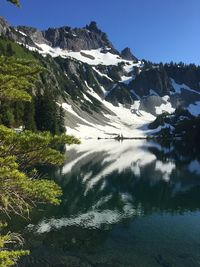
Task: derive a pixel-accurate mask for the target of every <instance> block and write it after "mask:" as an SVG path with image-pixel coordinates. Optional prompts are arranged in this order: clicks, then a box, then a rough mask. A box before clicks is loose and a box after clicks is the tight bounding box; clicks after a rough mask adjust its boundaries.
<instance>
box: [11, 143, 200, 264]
mask: <svg viewBox="0 0 200 267" xmlns="http://www.w3.org/2000/svg"><path fill="white" fill-rule="evenodd" d="M180 147H181V149H180ZM180 147H179V145H177V146H172V145H168V146H166V145H165V146H163V145H160V144H158V143H154V142H147V141H144V140H137V141H132V140H126V141H124V142H121V143H120V142H116V141H114V140H98V141H96V140H88V141H85V142H83V143H82V144H81V145H79V146H75V145H74V146H72V147H70V148H68V149H67V150H68V151H67V155H68V158H67V160H66V163H65V165H64V166H63V167H62V168H61V169H60V170H56V171H52V170H51V171H49V174H50V175H51V176H52V177H54V179H55V180H56V182H57V183H58V184H59V185H60V186H61V187H62V189H63V197H62V204H61V205H60V207H49V208H47V209H45V210H44V211H43V212H40V213H39V214H38V213H34V215H33V223H32V224H30V225H28V226H27V227H25V226H24V225H22V223H18V224H17V225H18V226H16V227H19V228H20V229H23V227H25V230H22V232H23V233H24V235H25V236H26V237H27V238H28V240H29V241H28V243H27V246H28V247H31V249H32V255H31V256H29V257H27V258H26V259H25V260H23V261H22V262H21V263H20V265H19V266H44V267H45V266H52V267H54V266H55V267H59V266H60V267H61V266H67V267H68V266H72V267H74V266H98V267H100V266H101V267H106V266H109V267H110V266H113V267H114V266H116V267H117V266H120V267H121V266H127V267H129V266H133V267H134V266H136V267H149V266H155V267H157V266H158V267H159V266H163V267H168V266H180V267H182V266H187V267H190V266H191V267H196V266H200V253H199V250H200V227H199V225H200V224H199V220H200V212H199V208H200V161H199V160H198V159H199V155H197V154H196V153H189V152H188V151H185V150H184V148H183V146H180ZM181 150H182V151H181ZM47 172H48V171H47Z"/></svg>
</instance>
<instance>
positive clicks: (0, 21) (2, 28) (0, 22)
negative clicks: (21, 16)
mask: <svg viewBox="0 0 200 267" xmlns="http://www.w3.org/2000/svg"><path fill="white" fill-rule="evenodd" d="M9 31H10V25H9V24H8V22H7V21H6V20H5V19H4V18H3V17H0V35H6V34H7V33H8V32H9Z"/></svg>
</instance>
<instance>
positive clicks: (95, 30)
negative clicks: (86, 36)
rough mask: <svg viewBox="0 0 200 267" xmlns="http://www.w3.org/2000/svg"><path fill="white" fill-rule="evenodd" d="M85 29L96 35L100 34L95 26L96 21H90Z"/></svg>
mask: <svg viewBox="0 0 200 267" xmlns="http://www.w3.org/2000/svg"><path fill="white" fill-rule="evenodd" d="M86 29H87V30H89V31H93V32H97V33H100V32H101V30H100V29H99V28H98V26H97V23H96V21H91V22H90V24H89V25H86Z"/></svg>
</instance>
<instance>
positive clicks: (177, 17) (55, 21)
mask: <svg viewBox="0 0 200 267" xmlns="http://www.w3.org/2000/svg"><path fill="white" fill-rule="evenodd" d="M21 4H22V8H21V9H18V8H16V7H14V6H12V5H11V4H9V3H8V2H6V0H0V15H1V16H3V17H5V18H6V19H7V20H8V21H9V22H10V23H11V24H12V25H19V24H20V25H29V26H34V27H37V28H39V29H46V28H48V27H58V26H63V25H68V26H72V27H82V26H85V25H86V24H88V23H89V22H90V21H91V20H95V21H96V22H97V23H98V25H99V27H100V28H101V29H102V30H103V31H105V32H106V33H107V34H108V37H109V38H110V40H111V41H112V43H113V44H114V45H115V47H116V48H117V49H119V50H121V49H123V48H124V47H126V46H129V47H130V48H131V49H132V51H133V53H134V54H135V55H136V56H137V57H139V58H145V59H147V60H151V61H153V62H160V61H163V62H169V61H171V60H173V61H177V62H179V61H183V62H186V63H190V62H192V63H193V62H194V63H196V64H199V65H200V0H123V1H122V0H99V1H98V0H72V1H69V0H57V1H55V0H21Z"/></svg>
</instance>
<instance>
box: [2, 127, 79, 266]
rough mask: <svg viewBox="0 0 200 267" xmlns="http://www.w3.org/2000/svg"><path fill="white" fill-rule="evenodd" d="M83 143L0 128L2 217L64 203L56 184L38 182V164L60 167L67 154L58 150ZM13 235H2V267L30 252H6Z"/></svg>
mask: <svg viewBox="0 0 200 267" xmlns="http://www.w3.org/2000/svg"><path fill="white" fill-rule="evenodd" d="M66 143H67V144H72V143H77V144H78V143H79V141H78V140H77V139H76V138H74V137H73V136H66V135H61V136H52V135H51V134H50V133H48V132H43V133H33V132H31V131H25V132H22V133H21V134H18V133H16V132H15V131H14V130H12V129H9V128H7V127H5V126H3V125H1V126H0V214H1V215H2V214H7V216H10V214H13V213H15V214H18V215H20V216H26V217H28V216H29V212H30V210H31V208H32V207H33V206H35V205H36V204H37V203H39V202H41V203H51V204H54V205H57V204H59V203H60V200H59V197H60V196H61V193H62V192H61V189H60V188H59V186H58V185H57V184H56V183H54V182H53V181H49V180H46V179H45V180H44V179H38V175H37V171H36V170H35V169H34V166H35V165H60V164H62V162H63V159H64V157H63V155H62V153H61V152H59V151H58V150H57V149H56V148H57V147H60V146H61V145H63V144H66ZM12 242H13V236H12V235H11V234H6V235H0V267H6V266H12V265H14V264H15V263H16V261H17V260H18V259H19V258H20V257H21V256H24V255H26V254H27V251H22V250H19V251H13V250H7V249H5V246H6V245H7V244H10V243H12Z"/></svg>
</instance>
